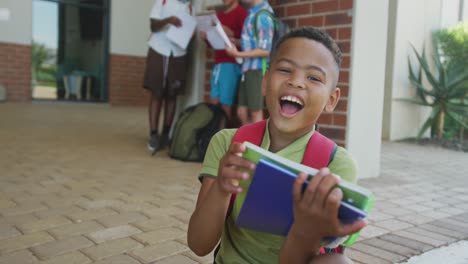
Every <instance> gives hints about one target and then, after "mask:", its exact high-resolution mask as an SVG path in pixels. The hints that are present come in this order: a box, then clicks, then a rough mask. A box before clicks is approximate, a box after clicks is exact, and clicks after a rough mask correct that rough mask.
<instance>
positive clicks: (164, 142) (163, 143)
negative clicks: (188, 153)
mask: <svg viewBox="0 0 468 264" xmlns="http://www.w3.org/2000/svg"><path fill="white" fill-rule="evenodd" d="M160 143H161V149H163V148H165V147H168V146H169V134H162V135H161V138H160Z"/></svg>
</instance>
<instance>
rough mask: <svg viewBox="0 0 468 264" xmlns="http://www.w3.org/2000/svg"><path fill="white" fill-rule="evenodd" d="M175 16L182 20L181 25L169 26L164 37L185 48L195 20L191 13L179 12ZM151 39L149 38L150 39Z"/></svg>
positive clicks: (195, 23) (191, 34) (194, 25)
mask: <svg viewBox="0 0 468 264" xmlns="http://www.w3.org/2000/svg"><path fill="white" fill-rule="evenodd" d="M177 17H178V18H179V19H180V21H181V22H182V26H181V27H176V26H172V25H171V26H169V30H168V31H167V33H166V37H167V38H168V39H169V40H170V41H171V42H173V43H174V44H176V45H177V46H179V47H180V48H182V49H187V46H188V43H189V42H190V39H191V38H192V36H193V32H194V31H195V27H196V25H197V21H196V20H195V18H193V17H192V16H191V15H189V14H186V13H180V14H178V15H177ZM150 41H151V40H150Z"/></svg>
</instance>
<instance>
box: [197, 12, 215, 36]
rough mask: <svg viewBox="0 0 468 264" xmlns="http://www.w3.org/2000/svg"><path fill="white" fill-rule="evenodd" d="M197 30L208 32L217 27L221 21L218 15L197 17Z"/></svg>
mask: <svg viewBox="0 0 468 264" xmlns="http://www.w3.org/2000/svg"><path fill="white" fill-rule="evenodd" d="M196 19H197V30H198V31H204V32H208V31H210V30H211V29H213V28H214V27H215V26H216V23H217V22H218V21H219V20H218V17H217V16H216V14H214V13H211V14H205V15H197V16H196Z"/></svg>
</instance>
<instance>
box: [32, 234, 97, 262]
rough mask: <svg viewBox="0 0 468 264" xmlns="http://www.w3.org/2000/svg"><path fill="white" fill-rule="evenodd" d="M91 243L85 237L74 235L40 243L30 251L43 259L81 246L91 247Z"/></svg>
mask: <svg viewBox="0 0 468 264" xmlns="http://www.w3.org/2000/svg"><path fill="white" fill-rule="evenodd" d="M93 245H94V244H93V242H91V241H89V240H88V239H86V238H85V237H82V236H76V237H70V238H65V239H62V240H57V241H52V242H48V243H45V244H41V245H39V246H36V247H33V248H32V251H33V252H34V254H36V256H38V257H39V258H40V259H42V260H45V259H49V258H52V257H55V256H58V255H62V254H65V253H69V252H73V251H76V250H79V249H82V248H87V247H91V246H93Z"/></svg>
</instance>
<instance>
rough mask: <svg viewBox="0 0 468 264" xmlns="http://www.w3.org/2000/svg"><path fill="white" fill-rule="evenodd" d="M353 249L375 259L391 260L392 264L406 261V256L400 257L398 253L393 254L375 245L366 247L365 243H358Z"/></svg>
mask: <svg viewBox="0 0 468 264" xmlns="http://www.w3.org/2000/svg"><path fill="white" fill-rule="evenodd" d="M351 248H353V249H355V250H359V251H361V252H365V253H366V254H369V255H372V256H374V257H378V258H381V259H385V260H389V261H390V262H392V263H395V262H399V261H402V260H404V259H405V257H404V256H401V255H398V254H396V253H392V252H390V251H388V250H385V249H381V248H378V247H374V246H373V245H366V244H363V243H357V244H355V245H353V246H351Z"/></svg>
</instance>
